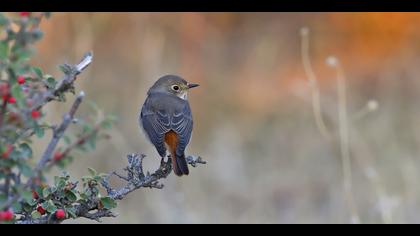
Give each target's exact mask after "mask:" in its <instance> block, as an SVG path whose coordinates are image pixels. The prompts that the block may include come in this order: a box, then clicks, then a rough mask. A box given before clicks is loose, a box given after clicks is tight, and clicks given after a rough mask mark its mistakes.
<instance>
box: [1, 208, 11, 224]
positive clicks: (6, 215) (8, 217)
mask: <svg viewBox="0 0 420 236" xmlns="http://www.w3.org/2000/svg"><path fill="white" fill-rule="evenodd" d="M13 215H14V214H13V211H12V210H7V211H2V212H0V221H11V220H13Z"/></svg>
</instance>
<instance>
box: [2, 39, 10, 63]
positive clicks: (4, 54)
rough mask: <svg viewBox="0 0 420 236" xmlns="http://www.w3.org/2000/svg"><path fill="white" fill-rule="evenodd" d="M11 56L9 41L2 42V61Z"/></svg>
mask: <svg viewBox="0 0 420 236" xmlns="http://www.w3.org/2000/svg"><path fill="white" fill-rule="evenodd" d="M8 56H9V43H8V42H7V41H1V42H0V59H1V60H5V59H7V57H8Z"/></svg>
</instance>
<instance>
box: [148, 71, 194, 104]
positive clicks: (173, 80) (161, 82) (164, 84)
mask: <svg viewBox="0 0 420 236" xmlns="http://www.w3.org/2000/svg"><path fill="white" fill-rule="evenodd" d="M198 86H199V85H198V84H191V83H188V82H187V81H186V80H184V79H183V78H181V77H179V76H176V75H165V76H162V77H161V78H159V79H158V80H157V81H156V82H155V84H154V85H153V86H152V87H151V88H150V90H149V94H150V93H154V92H160V93H169V94H173V95H175V96H177V97H179V98H182V99H184V100H187V98H188V90H189V89H191V88H195V87H198Z"/></svg>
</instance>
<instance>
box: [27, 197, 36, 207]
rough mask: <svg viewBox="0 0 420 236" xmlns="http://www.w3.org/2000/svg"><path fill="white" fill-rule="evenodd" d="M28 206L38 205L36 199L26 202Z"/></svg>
mask: <svg viewBox="0 0 420 236" xmlns="http://www.w3.org/2000/svg"><path fill="white" fill-rule="evenodd" d="M26 203H27V204H28V205H29V206H31V207H34V206H36V204H38V201H37V200H36V199H33V198H32V199H31V200H29V201H27V202H26Z"/></svg>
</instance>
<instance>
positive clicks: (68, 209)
mask: <svg viewBox="0 0 420 236" xmlns="http://www.w3.org/2000/svg"><path fill="white" fill-rule="evenodd" d="M65 210H66V212H67V213H68V214H69V216H70V217H71V218H73V219H76V218H77V215H76V209H74V207H66V208H65Z"/></svg>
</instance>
